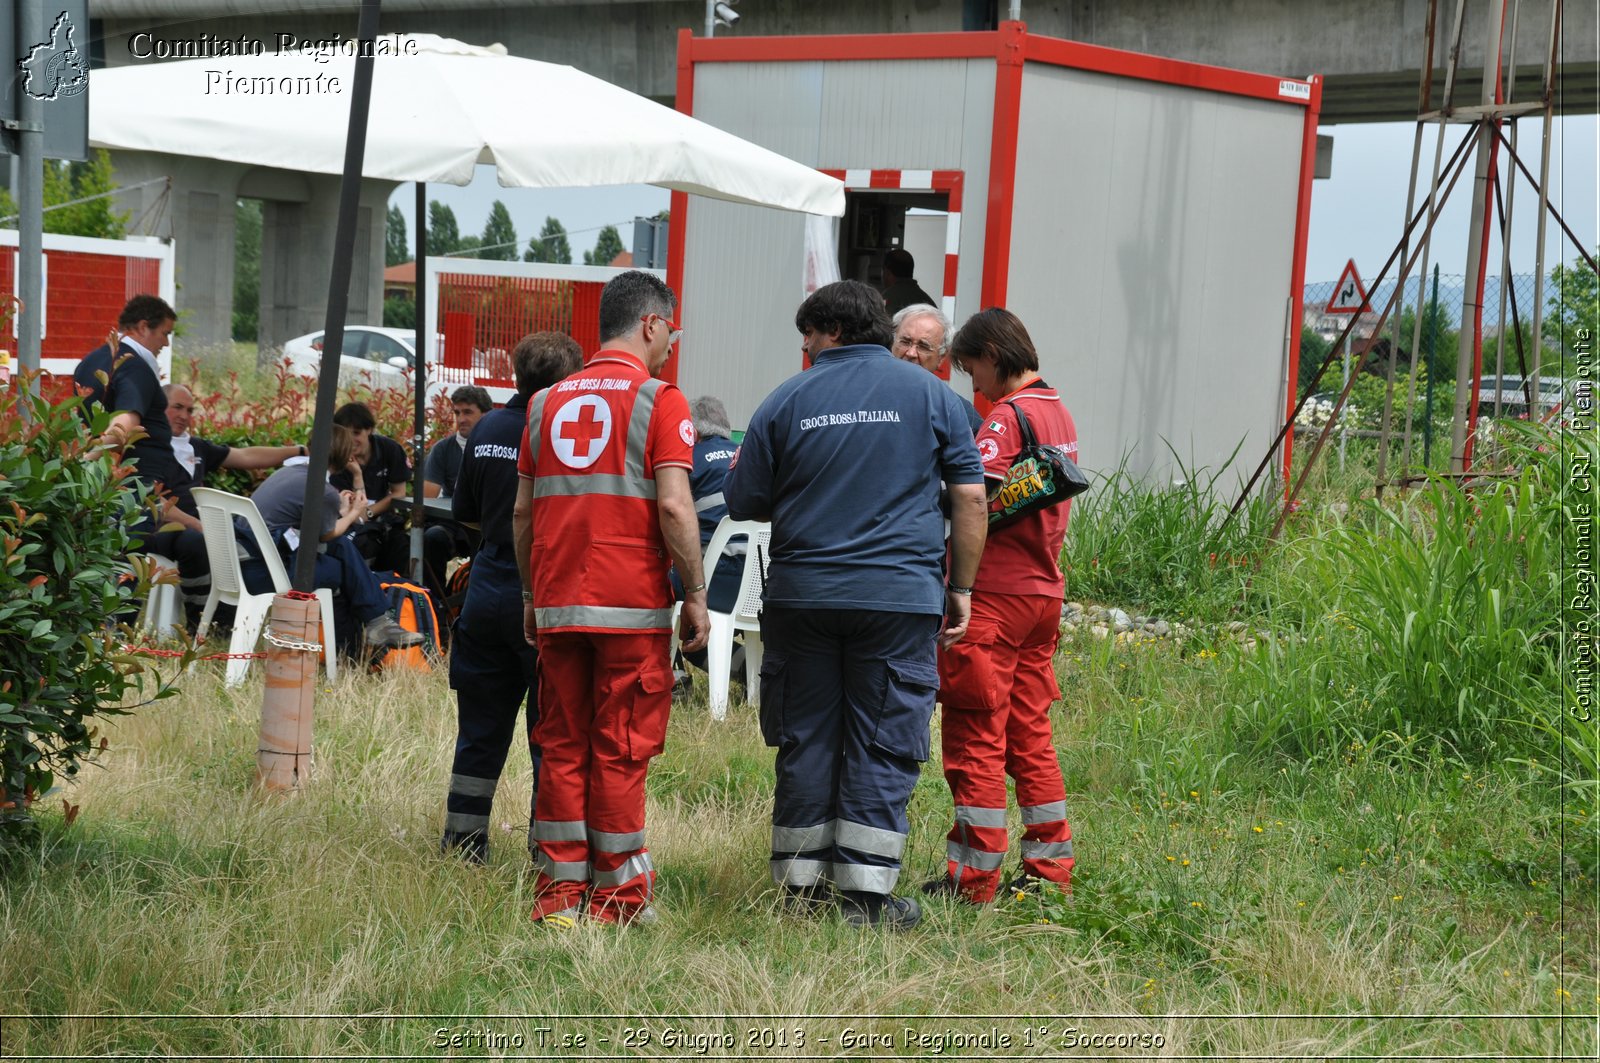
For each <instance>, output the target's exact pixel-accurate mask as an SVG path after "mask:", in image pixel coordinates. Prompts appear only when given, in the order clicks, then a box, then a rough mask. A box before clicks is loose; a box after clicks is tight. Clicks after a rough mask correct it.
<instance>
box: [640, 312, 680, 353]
mask: <svg viewBox="0 0 1600 1063" xmlns="http://www.w3.org/2000/svg"><path fill="white" fill-rule="evenodd" d="M651 318H655V319H656V320H657V321H659V322H661V323H662V324H664V325H666V326H667V346H668V347H670V346H672V345H673V344H674V343H677V342H678V341H679V340H681V339H682V338H683V329H681V328H679V327H678V323H677V322H676V321H674V320H672V319H671V318H670V317H662V316H661V315H660V314H646V315H645V316H644V317H641V318H640V319H639V320H640V321H643V322H644V323H645V324H646V325H648V324H649V323H650V319H651Z"/></svg>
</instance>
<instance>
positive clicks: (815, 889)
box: [780, 882, 833, 916]
mask: <svg viewBox="0 0 1600 1063" xmlns="http://www.w3.org/2000/svg"><path fill="white" fill-rule="evenodd" d="M780 903H781V904H782V905H783V910H784V911H786V912H788V913H789V914H791V915H806V916H810V915H821V914H822V913H823V912H825V911H827V910H828V909H829V908H831V907H833V887H832V886H830V885H829V884H828V883H826V882H813V883H812V884H811V885H809V886H790V885H788V884H787V883H785V884H784V885H783V887H782V900H781V902H780Z"/></svg>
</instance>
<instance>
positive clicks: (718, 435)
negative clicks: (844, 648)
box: [672, 395, 748, 676]
mask: <svg viewBox="0 0 1600 1063" xmlns="http://www.w3.org/2000/svg"><path fill="white" fill-rule="evenodd" d="M689 416H691V417H693V418H694V431H695V436H696V439H695V444H694V469H693V470H692V471H691V472H690V473H689V490H690V492H691V493H692V494H693V495H694V508H695V513H696V515H697V516H698V517H699V518H700V549H701V551H702V552H704V550H705V548H706V547H707V546H710V545H711V537H712V536H713V535H715V534H716V533H717V526H718V525H719V524H721V523H722V518H723V517H726V516H727V515H728V504H727V503H726V502H724V501H723V500H722V481H723V479H724V478H726V476H727V475H728V466H729V465H730V464H731V463H732V462H733V452H734V446H733V429H732V427H731V426H730V425H729V424H728V411H727V408H726V407H724V406H723V405H722V400H721V399H718V398H713V397H712V396H710V395H702V396H700V397H699V398H697V399H695V400H694V401H693V402H691V403H689ZM747 548H748V544H747V543H746V540H745V538H744V537H743V536H736V537H735V538H734V539H733V540H731V541H730V542H729V543H728V545H727V546H726V547H725V548H724V549H723V551H722V557H721V559H720V560H718V561H717V568H716V571H715V572H713V573H711V578H710V579H709V580H708V583H709V584H710V585H709V586H708V587H707V589H706V608H707V609H710V610H711V611H712V612H717V613H731V612H733V609H734V606H735V605H737V604H738V602H739V584H740V581H742V580H743V579H744V555H745V551H746V549H747ZM672 589H673V593H674V595H675V596H676V597H677V598H679V599H680V600H681V599H682V598H683V583H682V581H680V580H679V579H678V573H677V571H676V570H674V571H673V572H672ZM685 659H686V660H688V661H689V663H690V664H692V665H694V666H695V667H697V668H700V669H702V670H704V668H705V666H706V651H705V650H703V649H702V650H700V651H699V652H697V653H692V654H686V655H685ZM733 673H734V675H735V676H742V675H743V674H744V663H743V656H742V652H741V649H736V650H735V651H734V661H733Z"/></svg>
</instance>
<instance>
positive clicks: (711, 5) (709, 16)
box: [706, 0, 717, 37]
mask: <svg viewBox="0 0 1600 1063" xmlns="http://www.w3.org/2000/svg"><path fill="white" fill-rule="evenodd" d="M716 35H717V0H706V36H707V37H715V36H716Z"/></svg>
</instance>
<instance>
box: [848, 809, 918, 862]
mask: <svg viewBox="0 0 1600 1063" xmlns="http://www.w3.org/2000/svg"><path fill="white" fill-rule="evenodd" d="M834 841H835V844H837V845H838V846H839V847H840V848H843V849H854V850H855V851H856V852H858V853H870V854H871V855H873V856H886V857H888V858H889V859H891V860H898V859H900V854H901V853H903V852H905V848H906V836H905V835H904V834H901V833H900V832H899V831H893V830H884V829H883V828H882V827H869V826H867V825H866V824H863V823H851V822H850V821H849V820H847V819H841V820H839V829H838V831H837V833H836V834H835V837H834Z"/></svg>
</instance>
